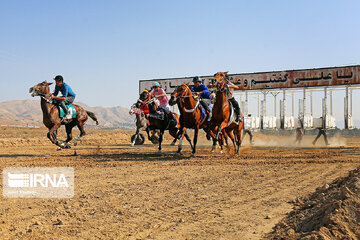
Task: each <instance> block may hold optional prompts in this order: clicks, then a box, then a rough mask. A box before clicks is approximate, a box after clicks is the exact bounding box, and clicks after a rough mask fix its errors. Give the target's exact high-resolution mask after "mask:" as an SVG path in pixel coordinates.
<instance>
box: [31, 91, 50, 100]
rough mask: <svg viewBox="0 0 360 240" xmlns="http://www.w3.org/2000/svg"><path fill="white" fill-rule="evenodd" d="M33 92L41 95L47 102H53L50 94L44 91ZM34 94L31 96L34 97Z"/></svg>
mask: <svg viewBox="0 0 360 240" xmlns="http://www.w3.org/2000/svg"><path fill="white" fill-rule="evenodd" d="M34 93H36V94H37V95H38V96H39V97H41V98H42V99H44V100H45V101H46V102H47V103H53V101H52V99H51V98H50V95H45V94H44V93H42V92H38V91H36V92H34ZM34 96H35V95H34ZM34 96H33V97H34Z"/></svg>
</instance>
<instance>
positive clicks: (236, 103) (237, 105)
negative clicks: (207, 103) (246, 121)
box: [229, 97, 242, 122]
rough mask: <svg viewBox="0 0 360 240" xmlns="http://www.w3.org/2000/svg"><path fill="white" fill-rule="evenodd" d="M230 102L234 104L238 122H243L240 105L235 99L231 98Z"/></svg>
mask: <svg viewBox="0 0 360 240" xmlns="http://www.w3.org/2000/svg"><path fill="white" fill-rule="evenodd" d="M229 101H230V102H231V103H232V105H233V107H234V112H235V115H236V120H235V121H236V122H239V121H240V122H241V121H242V119H241V118H240V107H239V103H238V102H237V101H236V100H235V98H234V97H233V98H231V99H229Z"/></svg>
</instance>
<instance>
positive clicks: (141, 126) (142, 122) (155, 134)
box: [129, 103, 176, 146]
mask: <svg viewBox="0 0 360 240" xmlns="http://www.w3.org/2000/svg"><path fill="white" fill-rule="evenodd" d="M129 114H130V116H132V115H134V114H135V116H136V119H135V124H136V132H135V134H134V135H133V136H132V137H131V146H134V145H136V144H138V143H137V141H138V140H137V139H138V138H139V136H140V137H141V138H142V139H141V142H142V143H143V142H144V136H142V134H141V133H140V131H141V130H145V131H146V133H147V134H148V137H149V139H150V141H151V142H152V143H153V144H158V143H159V134H160V133H159V131H155V130H152V131H151V137H150V134H149V133H148V130H147V127H148V126H149V122H148V119H147V117H146V114H145V113H144V112H143V111H142V110H141V109H140V108H137V107H136V103H134V104H133V105H132V106H131V108H130V111H129ZM175 141H176V139H174V141H173V142H172V143H171V145H174V144H175ZM142 143H140V144H142Z"/></svg>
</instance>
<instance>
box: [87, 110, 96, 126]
mask: <svg viewBox="0 0 360 240" xmlns="http://www.w3.org/2000/svg"><path fill="white" fill-rule="evenodd" d="M85 111H86V110H85ZM86 113H87V115H88V116H89V117H90V118H91V119H92V120H94V121H95V122H96V125H99V122H98V120H97V117H96V116H95V113H93V112H90V111H86Z"/></svg>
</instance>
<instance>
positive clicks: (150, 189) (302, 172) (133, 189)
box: [0, 128, 360, 239]
mask: <svg viewBox="0 0 360 240" xmlns="http://www.w3.org/2000/svg"><path fill="white" fill-rule="evenodd" d="M132 133H133V132H132V131H122V130H92V131H90V130H89V131H88V134H89V135H87V136H86V137H84V139H83V140H82V142H80V145H79V146H77V147H74V148H72V149H70V150H63V151H56V148H55V147H54V146H53V145H51V144H50V142H49V141H48V140H47V139H46V137H45V135H46V130H45V129H10V128H1V129H0V163H1V167H9V166H71V167H74V168H75V197H74V198H72V199H55V200H49V199H4V198H1V201H0V236H1V238H2V239H3V238H4V239H13V238H19V239H23V238H24V239H30V238H34V239H51V238H54V239H58V238H59V239H80V238H83V239H122V238H125V239H148V238H150V239H152V238H154V239H171V238H175V239H186V238H187V239H259V238H261V237H263V236H264V235H265V234H266V233H269V232H270V231H271V229H272V227H274V226H275V224H276V223H277V222H279V221H280V220H281V219H282V218H283V217H284V216H285V215H286V214H287V213H288V212H290V211H291V209H292V206H293V205H292V202H293V201H295V200H296V199H297V198H298V197H302V196H306V195H307V194H310V193H311V192H313V191H314V190H315V189H316V188H317V187H320V186H321V185H323V184H325V183H328V182H331V181H332V180H334V179H335V178H337V177H340V176H345V175H347V173H348V171H349V170H352V169H354V168H356V167H357V166H359V165H360V139H359V138H348V139H340V138H337V139H332V140H331V141H332V144H333V145H332V147H330V148H322V147H321V146H322V145H321V143H319V144H320V148H312V147H310V146H309V145H308V144H306V143H307V142H310V141H311V140H312V137H306V138H305V144H304V145H303V146H302V147H301V148H295V147H291V146H292V141H293V138H290V137H269V136H262V135H261V136H260V135H256V136H255V139H256V142H255V146H253V147H250V146H248V145H246V143H245V144H244V147H242V150H241V154H240V156H233V155H231V153H228V154H220V153H219V152H217V153H215V154H211V153H210V152H209V150H210V147H209V146H208V143H207V142H206V141H205V140H204V139H203V137H204V136H202V139H201V140H200V146H199V149H198V154H197V156H196V157H194V158H191V159H190V158H188V156H189V154H190V149H189V148H185V149H184V157H182V158H176V157H175V156H174V153H175V151H176V147H170V146H168V144H169V143H170V141H171V139H170V138H169V137H167V141H166V144H165V145H166V147H164V150H163V154H162V155H158V154H156V153H155V152H156V147H154V146H153V145H150V144H149V142H146V143H147V144H146V145H143V146H142V147H131V146H130V144H129V139H130V136H131V134H132ZM202 135H203V134H202ZM14 136H16V137H14ZM62 138H64V137H62ZM345 143H346V146H341V145H345ZM274 145H278V146H279V147H274ZM74 151H76V153H77V156H73V155H74ZM1 177H2V176H1Z"/></svg>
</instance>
